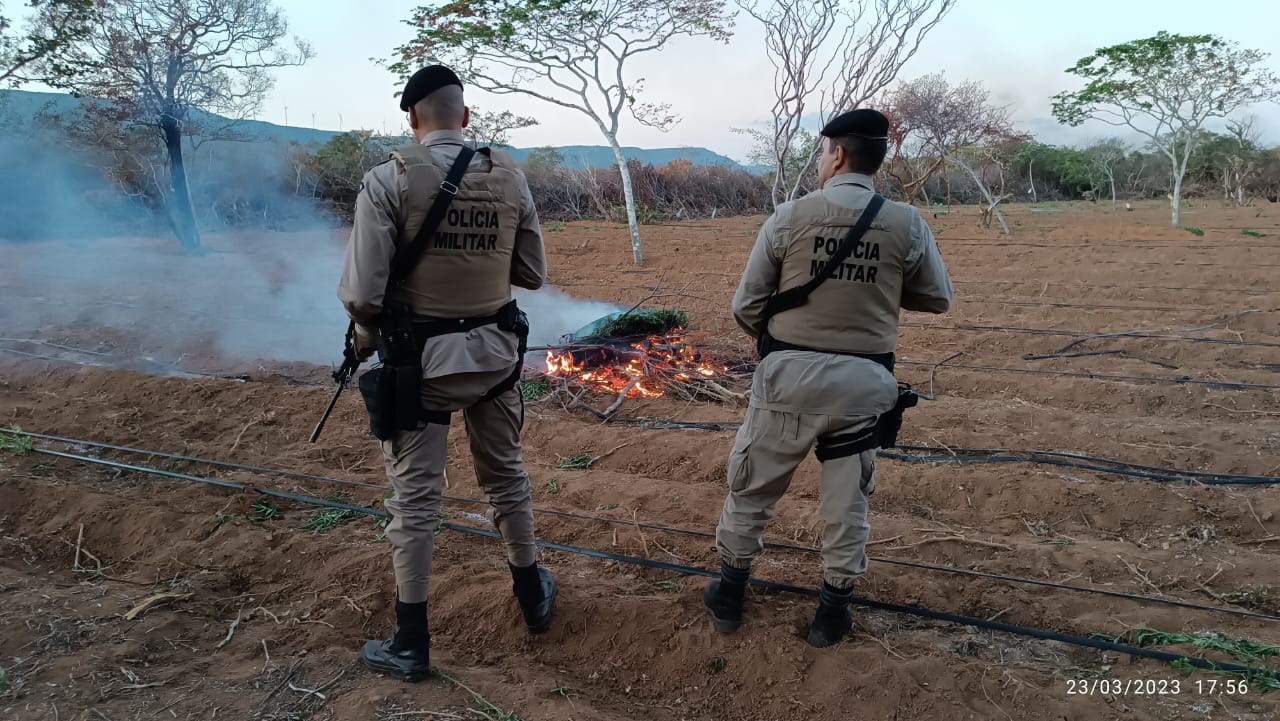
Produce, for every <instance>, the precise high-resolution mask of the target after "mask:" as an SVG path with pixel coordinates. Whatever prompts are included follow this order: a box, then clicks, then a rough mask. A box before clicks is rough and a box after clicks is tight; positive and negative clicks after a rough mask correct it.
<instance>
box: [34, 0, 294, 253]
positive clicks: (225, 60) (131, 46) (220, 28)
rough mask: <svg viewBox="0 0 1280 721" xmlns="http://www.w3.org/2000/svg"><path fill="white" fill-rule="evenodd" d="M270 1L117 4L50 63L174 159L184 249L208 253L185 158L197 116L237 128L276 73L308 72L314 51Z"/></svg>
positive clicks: (174, 200)
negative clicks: (292, 34) (302, 68)
mask: <svg viewBox="0 0 1280 721" xmlns="http://www.w3.org/2000/svg"><path fill="white" fill-rule="evenodd" d="M287 34H288V24H287V23H286V22H285V19H284V16H283V15H281V13H280V11H279V10H276V9H274V8H273V7H272V5H271V2H270V0H113V2H112V3H111V4H110V5H108V6H104V7H100V8H98V9H97V10H96V12H95V14H94V18H93V28H92V30H91V31H90V32H89V34H88V35H87V36H85V37H84V38H83V39H81V40H80V41H79V42H77V43H75V44H72V45H68V46H66V47H64V48H62V49H60V50H58V51H57V52H54V53H52V54H50V55H49V56H48V57H47V58H46V64H47V66H48V67H50V68H54V69H57V68H71V67H74V68H77V71H76V72H74V73H65V74H62V75H61V77H59V78H57V79H56V82H55V83H54V84H56V85H57V86H60V87H64V88H68V89H71V90H74V91H75V92H77V93H80V94H83V95H89V96H92V97H96V98H101V99H103V100H106V101H108V102H109V103H110V104H111V108H113V110H114V112H115V113H117V114H118V115H119V117H120V118H121V119H126V120H130V121H132V122H137V123H140V124H144V125H147V126H150V127H153V128H155V129H157V130H158V131H159V133H160V136H161V138H162V140H163V142H164V146H165V150H166V153H167V155H168V158H169V182H170V183H171V188H170V189H169V201H168V203H167V205H168V208H169V216H170V222H171V224H172V225H173V229H174V233H175V234H176V235H177V237H178V240H179V241H180V242H181V243H182V245H183V247H185V248H187V249H188V250H194V249H196V248H199V246H200V233H199V230H198V229H197V227H196V220H195V213H194V210H193V208H192V203H191V191H190V189H189V187H188V183H187V173H186V166H185V165H184V163H183V158H182V151H183V146H182V141H183V138H184V137H190V136H192V135H193V132H192V131H193V130H194V128H193V127H192V126H193V121H195V120H196V119H195V118H193V117H192V111H193V110H201V111H205V112H206V113H218V114H221V115H222V116H224V117H227V118H230V119H232V120H235V119H240V118H244V117H247V116H249V115H251V114H252V113H254V112H256V111H257V109H258V108H259V106H260V105H261V102H262V99H263V97H264V96H265V95H266V93H267V91H268V90H269V89H270V88H271V86H272V84H273V79H272V77H271V75H270V73H269V71H270V70H271V69H274V68H280V67H286V66H291V65H301V64H302V63H304V62H306V61H307V60H308V59H309V58H310V57H311V49H310V47H309V46H308V45H307V44H306V43H304V42H303V41H301V40H298V39H296V38H295V39H294V41H293V47H292V48H285V47H283V44H282V41H283V40H284V39H285V37H286V35H287Z"/></svg>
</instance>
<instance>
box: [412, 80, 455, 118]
mask: <svg viewBox="0 0 1280 721" xmlns="http://www.w3.org/2000/svg"><path fill="white" fill-rule="evenodd" d="M413 109H414V110H416V111H417V112H418V118H419V119H420V120H422V122H424V123H426V124H427V125H430V126H432V127H435V128H461V127H462V116H463V114H464V111H465V109H466V103H464V102H463V100H462V88H461V87H459V86H457V85H446V86H444V87H443V88H439V89H438V90H436V91H435V92H433V93H431V94H430V95H427V96H426V97H425V98H423V99H422V100H419V101H418V102H417V103H414V105H413Z"/></svg>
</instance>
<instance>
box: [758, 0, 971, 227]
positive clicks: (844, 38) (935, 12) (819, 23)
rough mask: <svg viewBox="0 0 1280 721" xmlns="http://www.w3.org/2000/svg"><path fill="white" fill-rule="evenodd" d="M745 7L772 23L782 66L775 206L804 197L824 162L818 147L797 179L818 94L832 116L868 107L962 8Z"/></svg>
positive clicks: (776, 81)
mask: <svg viewBox="0 0 1280 721" xmlns="http://www.w3.org/2000/svg"><path fill="white" fill-rule="evenodd" d="M737 2H738V4H739V6H741V7H742V8H743V9H744V10H746V11H747V13H748V14H749V15H751V16H752V17H754V18H755V19H756V20H758V21H759V22H760V23H761V24H762V25H764V28H765V37H766V41H765V49H766V51H767V53H768V55H769V60H770V61H771V62H772V63H773V67H774V78H773V89H774V97H775V101H774V105H773V138H772V143H771V147H772V149H773V156H772V160H773V164H774V165H775V167H776V170H775V172H774V182H773V199H774V204H775V205H776V204H778V203H779V202H782V201H783V200H794V199H795V198H796V197H797V196H798V195H800V193H801V190H802V188H803V185H804V183H805V180H806V179H807V177H808V174H809V172H810V169H811V167H812V166H813V164H814V161H815V160H816V159H817V156H818V152H819V147H818V146H817V145H816V144H815V145H814V146H812V147H811V148H810V149H809V151H808V152H807V153H806V154H804V155H802V156H801V158H802V161H801V163H800V164H799V167H800V170H799V171H798V172H794V173H792V171H791V168H792V166H793V163H792V162H791V158H792V155H793V153H794V150H795V148H796V144H795V139H796V136H797V134H798V133H799V132H800V129H801V128H800V125H801V122H802V120H803V119H804V118H805V116H806V115H805V114H806V110H807V108H808V107H809V103H810V101H811V100H813V99H814V96H815V95H817V96H818V105H819V111H828V112H827V115H828V116H830V115H835V114H837V113H840V112H844V111H846V110H852V109H854V108H856V107H859V106H861V105H862V104H864V103H866V102H867V101H868V100H870V99H871V98H872V97H874V96H875V95H877V94H879V93H880V92H881V91H882V90H884V89H885V88H887V87H888V86H889V84H890V83H892V82H893V81H894V79H895V78H896V77H897V74H898V70H899V69H901V68H902V66H903V65H904V64H905V63H906V62H907V61H908V60H910V59H911V58H912V56H914V55H915V53H916V51H917V50H919V48H920V43H921V42H922V41H923V40H924V37H925V35H927V34H928V33H929V31H930V30H932V29H933V28H934V26H936V25H937V24H938V23H939V22H940V21H941V20H942V18H943V17H944V16H945V15H946V14H947V13H948V12H949V11H950V10H951V8H952V7H953V6H954V5H955V0H938V1H937V2H935V1H934V0H806V1H805V2H794V1H793V0H773V2H772V3H771V4H770V5H769V6H768V7H767V8H765V7H762V6H761V5H760V3H759V2H758V0H737ZM833 67H834V68H835V72H834V74H832V72H831V71H832V68H833Z"/></svg>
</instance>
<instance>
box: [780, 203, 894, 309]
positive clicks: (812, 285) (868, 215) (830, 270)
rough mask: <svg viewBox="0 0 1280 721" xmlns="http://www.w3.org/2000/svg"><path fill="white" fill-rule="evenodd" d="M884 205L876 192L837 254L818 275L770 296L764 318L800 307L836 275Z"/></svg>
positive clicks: (837, 250)
mask: <svg viewBox="0 0 1280 721" xmlns="http://www.w3.org/2000/svg"><path fill="white" fill-rule="evenodd" d="M883 206H884V196H882V195H880V194H879V193H876V194H875V195H873V196H872V197H871V202H870V203H867V207H866V208H864V209H863V210H862V215H860V216H858V222H857V223H856V224H855V225H854V226H853V229H852V230H850V231H849V234H848V235H846V236H845V238H844V241H843V242H841V243H840V247H839V248H837V249H836V254H835V255H833V256H831V258H830V259H828V260H827V264H826V265H825V266H823V267H822V270H820V271H818V273H817V275H815V276H813V278H812V279H811V280H810V281H809V282H808V283H805V284H804V285H798V286H796V287H794V288H789V289H787V290H784V291H782V292H781V293H774V294H773V295H771V296H769V300H768V302H766V303H765V305H764V319H765V320H766V321H767V320H769V319H770V318H772V317H773V316H775V315H777V314H779V313H781V312H783V311H787V310H792V309H795V308H799V307H800V306H802V305H804V304H805V303H807V302H808V301H809V294H810V293H812V292H813V291H814V290H815V289H817V287H818V286H820V285H822V283H823V281H825V280H826V279H827V278H830V277H831V276H832V275H835V272H836V269H837V268H839V267H840V264H841V263H843V262H845V260H847V259H848V258H849V255H850V254H851V253H853V244H854V243H856V242H857V241H859V240H860V239H861V238H862V236H863V235H866V233H867V229H869V228H870V227H871V221H873V220H875V219H876V215H877V214H879V212H880V208H882V207H883Z"/></svg>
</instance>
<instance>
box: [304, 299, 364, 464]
mask: <svg viewBox="0 0 1280 721" xmlns="http://www.w3.org/2000/svg"><path fill="white" fill-rule="evenodd" d="M355 335H356V324H355V321H352V322H351V323H350V324H348V325H347V337H346V341H345V343H344V347H343V349H342V366H341V367H340V368H338V370H336V371H334V372H333V380H335V381H337V383H338V387H337V389H335V390H334V391H333V398H331V399H329V407H328V408H325V409H324V415H322V416H320V422H319V423H317V424H316V429H315V430H314V431H311V439H310V440H309V441H308V442H309V443H315V442H316V441H317V440H318V439H319V438H320V432H321V431H323V430H324V424H325V422H326V421H328V420H329V415H330V414H332V413H333V409H334V407H335V406H337V405H338V398H339V397H340V396H342V391H343V389H345V388H346V387H347V381H349V380H351V375H352V374H353V373H355V372H356V369H357V368H359V367H360V359H359V358H358V357H357V356H356V347H355Z"/></svg>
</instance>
